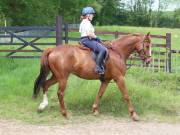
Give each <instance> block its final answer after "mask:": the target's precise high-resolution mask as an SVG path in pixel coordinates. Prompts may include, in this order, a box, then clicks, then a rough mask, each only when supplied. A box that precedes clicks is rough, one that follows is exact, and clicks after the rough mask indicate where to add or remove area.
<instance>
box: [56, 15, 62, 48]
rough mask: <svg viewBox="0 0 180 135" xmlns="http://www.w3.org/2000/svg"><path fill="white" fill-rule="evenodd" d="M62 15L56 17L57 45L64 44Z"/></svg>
mask: <svg viewBox="0 0 180 135" xmlns="http://www.w3.org/2000/svg"><path fill="white" fill-rule="evenodd" d="M62 31H63V29H62V16H57V17H56V45H61V44H62Z"/></svg>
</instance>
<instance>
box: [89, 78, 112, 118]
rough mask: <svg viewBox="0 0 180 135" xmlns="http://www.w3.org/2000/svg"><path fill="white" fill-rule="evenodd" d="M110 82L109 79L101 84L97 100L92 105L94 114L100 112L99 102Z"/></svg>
mask: <svg viewBox="0 0 180 135" xmlns="http://www.w3.org/2000/svg"><path fill="white" fill-rule="evenodd" d="M108 84H109V81H105V82H101V86H100V89H99V92H98V95H97V96H96V100H95V102H94V104H93V106H92V110H93V113H94V115H97V114H99V111H98V110H99V102H100V99H101V97H102V96H103V94H104V92H105V90H106V88H107V86H108Z"/></svg>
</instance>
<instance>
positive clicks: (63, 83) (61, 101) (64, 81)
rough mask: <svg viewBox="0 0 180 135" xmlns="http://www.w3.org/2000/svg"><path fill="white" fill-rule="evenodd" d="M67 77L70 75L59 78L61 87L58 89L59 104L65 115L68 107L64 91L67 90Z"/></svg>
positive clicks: (65, 115)
mask: <svg viewBox="0 0 180 135" xmlns="http://www.w3.org/2000/svg"><path fill="white" fill-rule="evenodd" d="M67 78H68V77H65V78H62V79H59V80H58V82H59V89H58V92H57V95H58V99H59V105H60V108H61V113H62V115H63V116H64V117H67V112H66V107H65V104H64V92H65V89H66V84H67Z"/></svg>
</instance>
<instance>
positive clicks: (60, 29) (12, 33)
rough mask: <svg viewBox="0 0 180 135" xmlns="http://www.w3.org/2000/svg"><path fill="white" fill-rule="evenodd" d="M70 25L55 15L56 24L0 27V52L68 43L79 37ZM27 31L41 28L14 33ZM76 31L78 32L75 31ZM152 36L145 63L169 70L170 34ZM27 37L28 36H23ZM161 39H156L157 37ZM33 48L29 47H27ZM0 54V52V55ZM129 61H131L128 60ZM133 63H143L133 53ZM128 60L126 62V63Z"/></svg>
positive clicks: (103, 34)
mask: <svg viewBox="0 0 180 135" xmlns="http://www.w3.org/2000/svg"><path fill="white" fill-rule="evenodd" d="M69 26H70V25H68V24H67V23H65V24H64V25H63V22H62V17H57V19H56V26H54V27H47V26H41V27H38V26H33V27H29V26H23V27H0V32H2V31H3V32H5V33H6V34H3V35H0V39H1V38H3V39H6V38H9V39H10V41H9V42H0V46H2V47H1V49H0V52H2V53H5V52H6V53H8V54H6V55H5V56H6V57H10V58H36V57H38V58H39V56H40V54H39V55H36V56H35V55H34V53H37V52H39V53H41V52H42V51H43V50H44V49H45V48H40V47H39V46H42V45H43V46H47V45H48V46H49V45H60V44H63V41H64V43H66V44H67V43H69V42H72V41H79V36H76V37H72V36H70V34H71V33H73V32H74V33H78V29H77V28H72V27H71V28H70V27H69ZM27 30H28V31H29V30H36V31H44V32H43V34H40V35H38V36H37V35H36V36H34V35H18V34H17V33H16V32H18V31H27ZM96 34H97V35H98V36H100V37H102V39H103V40H107V39H106V36H110V37H111V39H113V38H117V37H119V36H123V35H126V34H129V33H123V32H119V31H115V32H107V31H97V32H96ZM76 35H78V34H76ZM151 36H152V38H153V48H152V59H153V60H152V63H151V64H150V66H149V67H148V69H150V70H153V71H166V72H171V71H172V69H171V67H172V65H171V64H172V59H171V55H172V53H174V51H172V50H171V34H170V33H167V34H166V35H151ZM42 38H45V39H47V38H52V39H55V40H54V41H52V42H49V41H46V42H41V41H40V39H42ZM14 39H16V40H18V41H19V42H15V41H14ZM26 39H28V40H26ZM156 40H157V41H159V40H161V41H160V43H158V42H157V41H156ZM7 45H8V46H19V47H18V48H15V49H14V48H13V49H3V46H7ZM30 47H31V48H33V50H32V49H29V48H30ZM19 52H23V55H21V56H17V55H14V54H16V53H19ZM27 52H32V53H33V54H32V55H31V56H27V55H25V54H26V53H27ZM3 57H4V56H3ZM129 62H131V61H129ZM131 63H133V65H135V66H143V65H142V64H140V63H141V62H140V60H139V58H138V57H136V54H135V55H134V56H133V62H131ZM127 64H128V63H127Z"/></svg>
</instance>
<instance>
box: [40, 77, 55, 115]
mask: <svg viewBox="0 0 180 135" xmlns="http://www.w3.org/2000/svg"><path fill="white" fill-rule="evenodd" d="M56 82H57V80H56V78H55V76H54V75H52V76H51V78H50V79H48V80H46V82H45V84H44V86H43V101H42V102H41V103H40V105H39V107H38V112H42V111H43V110H44V109H45V108H46V107H47V106H48V96H47V95H48V88H49V87H50V86H51V85H53V84H55V83H56Z"/></svg>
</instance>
